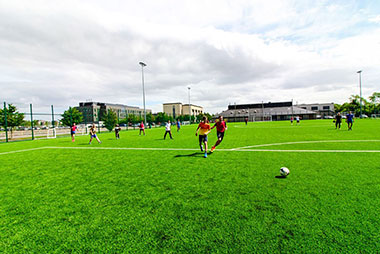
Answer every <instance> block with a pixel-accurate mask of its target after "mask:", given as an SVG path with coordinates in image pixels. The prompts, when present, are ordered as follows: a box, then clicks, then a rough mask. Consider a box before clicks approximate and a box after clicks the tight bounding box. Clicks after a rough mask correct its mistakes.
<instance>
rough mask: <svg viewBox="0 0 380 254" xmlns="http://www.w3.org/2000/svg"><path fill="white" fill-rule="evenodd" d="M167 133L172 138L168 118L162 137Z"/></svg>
mask: <svg viewBox="0 0 380 254" xmlns="http://www.w3.org/2000/svg"><path fill="white" fill-rule="evenodd" d="M168 133H169V136H170V139H173V137H172V130H171V124H170V120H168V122H167V123H166V125H165V135H164V139H166V135H167V134H168Z"/></svg>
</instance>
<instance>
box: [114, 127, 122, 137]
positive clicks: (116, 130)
mask: <svg viewBox="0 0 380 254" xmlns="http://www.w3.org/2000/svg"><path fill="white" fill-rule="evenodd" d="M120 131H121V128H120V126H119V125H118V124H116V127H115V136H116V139H120V134H119V132H120Z"/></svg>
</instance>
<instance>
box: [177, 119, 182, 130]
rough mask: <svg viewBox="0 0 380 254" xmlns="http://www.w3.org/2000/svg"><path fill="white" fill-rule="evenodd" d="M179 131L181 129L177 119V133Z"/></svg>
mask: <svg viewBox="0 0 380 254" xmlns="http://www.w3.org/2000/svg"><path fill="white" fill-rule="evenodd" d="M180 129H181V122H180V121H179V119H178V120H177V132H179V130H180Z"/></svg>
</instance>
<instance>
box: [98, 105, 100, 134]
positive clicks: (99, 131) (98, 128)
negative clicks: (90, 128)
mask: <svg viewBox="0 0 380 254" xmlns="http://www.w3.org/2000/svg"><path fill="white" fill-rule="evenodd" d="M98 133H100V109H99V110H98Z"/></svg>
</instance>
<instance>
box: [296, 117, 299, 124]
mask: <svg viewBox="0 0 380 254" xmlns="http://www.w3.org/2000/svg"><path fill="white" fill-rule="evenodd" d="M296 121H297V125H300V117H299V116H296Z"/></svg>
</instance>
